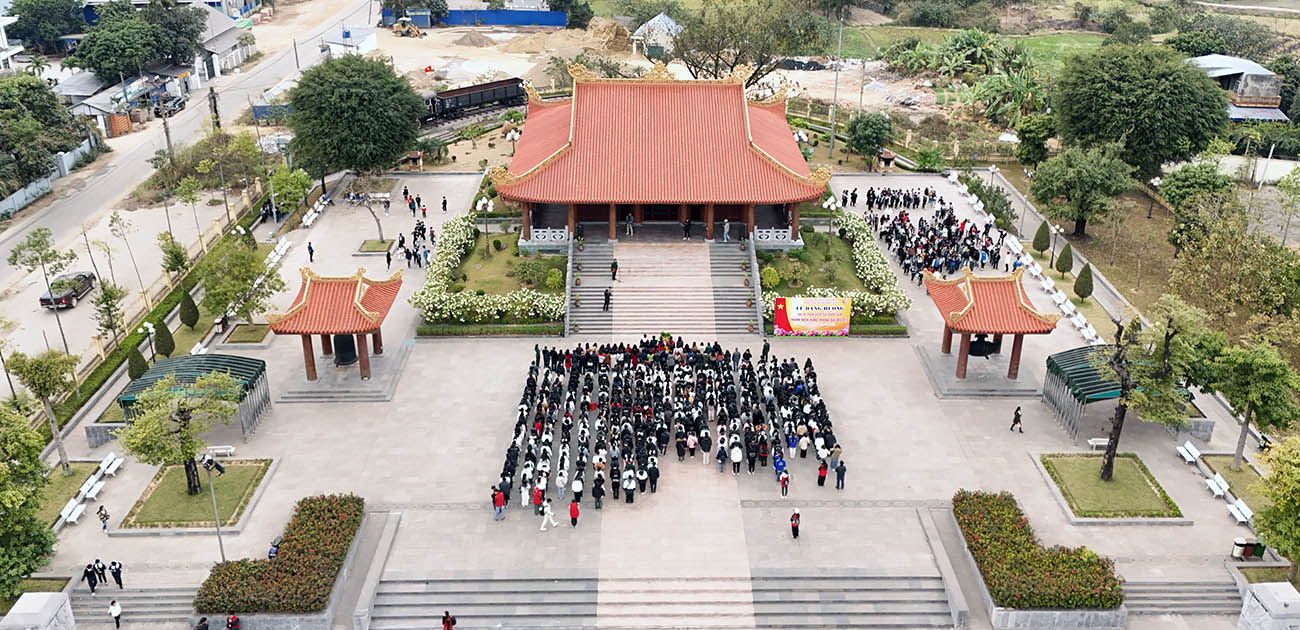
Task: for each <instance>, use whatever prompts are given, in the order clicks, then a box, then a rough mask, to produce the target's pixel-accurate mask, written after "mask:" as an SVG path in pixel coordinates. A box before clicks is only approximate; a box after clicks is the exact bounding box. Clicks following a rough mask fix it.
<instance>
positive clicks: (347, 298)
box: [266, 267, 402, 335]
mask: <svg viewBox="0 0 1300 630" xmlns="http://www.w3.org/2000/svg"><path fill="white" fill-rule="evenodd" d="M364 272H365V269H364V268H361V269H358V270H357V272H356V273H355V274H353V275H351V276H346V277H341V278H340V277H326V276H318V275H316V274H315V273H313V272H312V270H311V269H308V268H306V267H303V268H302V287H300V288H299V289H298V296H297V297H295V298H294V299H293V305H292V306H290V307H289V310H287V311H285V312H283V313H267V314H266V321H267V322H268V323H270V325H271V330H273V331H275V332H277V333H279V334H282V335H307V334H310V335H324V334H353V333H361V332H369V331H372V330H377V329H378V328H379V325H380V324H382V323H383V322H384V318H385V317H387V316H388V311H389V309H391V308H392V307H393V301H394V300H396V299H397V292H398V291H400V290H401V289H402V272H401V271H400V270H399V271H398V272H397V273H395V274H393V275H392V276H391V277H389V278H388V279H386V280H371V279H369V278H365V277H363V276H362V275H361V274H362V273H364Z"/></svg>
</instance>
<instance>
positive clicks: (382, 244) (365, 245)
mask: <svg viewBox="0 0 1300 630" xmlns="http://www.w3.org/2000/svg"><path fill="white" fill-rule="evenodd" d="M392 246H393V241H392V240H391V239H390V240H386V241H381V240H379V239H377V238H370V239H366V240H364V241H361V249H360V250H359V251H363V252H386V251H388V249H389V248H390V247H392Z"/></svg>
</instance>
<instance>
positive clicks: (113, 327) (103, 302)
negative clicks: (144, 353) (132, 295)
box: [93, 282, 126, 348]
mask: <svg viewBox="0 0 1300 630" xmlns="http://www.w3.org/2000/svg"><path fill="white" fill-rule="evenodd" d="M125 297H126V289H123V288H122V287H120V286H117V285H116V284H113V283H112V282H101V283H100V284H99V294H98V295H96V296H95V300H94V304H95V313H94V315H93V317H94V320H95V326H97V327H98V328H99V331H100V332H102V333H106V334H107V333H111V334H112V335H113V347H114V348H120V347H121V345H122V344H121V341H120V340H119V338H118V335H119V333H121V332H122V329H123V328H125V327H126V321H125V317H124V313H123V311H122V298H125Z"/></svg>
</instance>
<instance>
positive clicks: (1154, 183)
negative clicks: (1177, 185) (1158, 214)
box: [1147, 177, 1160, 219]
mask: <svg viewBox="0 0 1300 630" xmlns="http://www.w3.org/2000/svg"><path fill="white" fill-rule="evenodd" d="M1149 183H1150V184H1151V203H1149V204H1147V218H1148V219H1150V218H1151V209H1152V208H1154V207H1155V205H1156V193H1157V192H1158V191H1159V190H1160V178H1159V177H1152V178H1151V181H1150V182H1149Z"/></svg>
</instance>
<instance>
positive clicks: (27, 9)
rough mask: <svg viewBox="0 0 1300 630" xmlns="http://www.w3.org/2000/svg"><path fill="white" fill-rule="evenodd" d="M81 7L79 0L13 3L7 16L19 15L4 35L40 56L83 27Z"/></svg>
mask: <svg viewBox="0 0 1300 630" xmlns="http://www.w3.org/2000/svg"><path fill="white" fill-rule="evenodd" d="M81 6H82V5H81V2H80V1H79V0H14V3H13V6H11V7H9V13H10V14H11V15H15V16H18V21H17V22H15V23H14V24H13V26H10V27H8V29H7V33H8V34H9V35H10V36H12V37H19V38H22V40H23V41H25V42H27V43H28V44H30V45H32V46H35V47H36V49H37V50H39V51H41V52H42V53H45V52H49V51H50V50H52V49H53V47H54V46H55V45H57V44H58V40H59V38H60V37H62V36H64V35H67V34H68V33H76V32H79V31H81V30H82V29H84V28H85V27H86V22H85V20H83V19H81Z"/></svg>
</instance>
